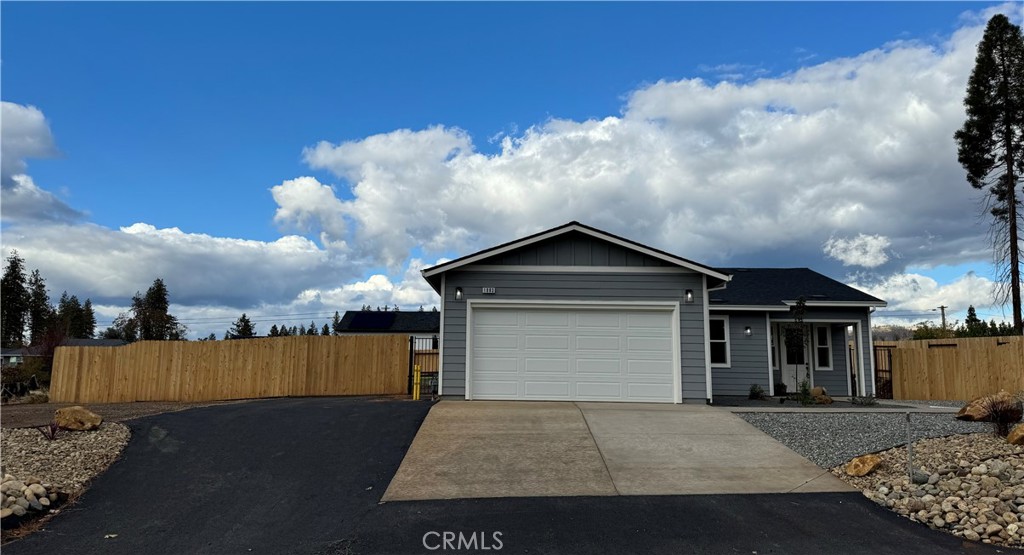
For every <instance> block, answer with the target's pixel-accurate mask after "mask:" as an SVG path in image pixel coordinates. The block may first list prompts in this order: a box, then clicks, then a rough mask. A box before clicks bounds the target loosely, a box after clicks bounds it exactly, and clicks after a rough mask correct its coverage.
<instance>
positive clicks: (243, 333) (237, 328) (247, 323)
mask: <svg viewBox="0 0 1024 555" xmlns="http://www.w3.org/2000/svg"><path fill="white" fill-rule="evenodd" d="M252 337H256V327H255V326H253V325H252V320H249V317H248V316H246V315H245V313H244V312H243V313H242V315H241V316H239V317H238V319H237V320H235V323H234V324H232V325H231V328H229V329H228V332H227V336H226V338H227V339H249V338H252Z"/></svg>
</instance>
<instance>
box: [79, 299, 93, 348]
mask: <svg viewBox="0 0 1024 555" xmlns="http://www.w3.org/2000/svg"><path fill="white" fill-rule="evenodd" d="M81 331H82V337H84V338H87V339H89V338H92V337H93V336H95V335H96V313H95V312H93V310H92V299H85V303H84V304H82V329H81Z"/></svg>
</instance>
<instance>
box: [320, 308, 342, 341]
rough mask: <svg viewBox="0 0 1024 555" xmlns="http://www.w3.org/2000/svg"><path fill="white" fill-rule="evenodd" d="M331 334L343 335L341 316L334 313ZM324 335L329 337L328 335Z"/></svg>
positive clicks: (336, 312)
mask: <svg viewBox="0 0 1024 555" xmlns="http://www.w3.org/2000/svg"><path fill="white" fill-rule="evenodd" d="M331 332H332V333H333V334H334V335H341V315H340V314H338V311H337V310H335V311H334V319H332V320H331ZM324 335H327V334H326V333H325V334H324Z"/></svg>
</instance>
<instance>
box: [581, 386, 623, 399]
mask: <svg viewBox="0 0 1024 555" xmlns="http://www.w3.org/2000/svg"><path fill="white" fill-rule="evenodd" d="M576 397H577V398H579V399H607V400H612V401H617V400H619V399H622V384H617V383H602V382H576Z"/></svg>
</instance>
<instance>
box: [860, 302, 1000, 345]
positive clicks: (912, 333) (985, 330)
mask: <svg viewBox="0 0 1024 555" xmlns="http://www.w3.org/2000/svg"><path fill="white" fill-rule="evenodd" d="M871 333H872V336H873V337H874V338H875V340H878V341H901V340H904V339H954V338H961V337H1003V336H1007V335H1017V333H1016V331H1015V330H1014V328H1013V324H1011V323H1007V322H999V323H996V321H995V320H990V321H989V322H987V323H986V322H985V321H984V320H982V319H981V318H978V313H977V311H976V310H974V305H971V306H970V307H968V308H967V317H966V318H964V321H963V322H960V321H955V322H953V324H952V325H947V326H946V327H942V326H941V325H936V324H932V323H931V322H921V323H919V324H916V325H914V326H913V327H910V326H897V325H888V326H873V327H872V328H871Z"/></svg>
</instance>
